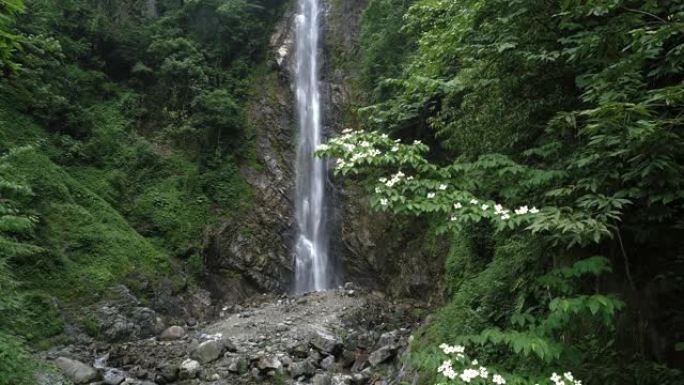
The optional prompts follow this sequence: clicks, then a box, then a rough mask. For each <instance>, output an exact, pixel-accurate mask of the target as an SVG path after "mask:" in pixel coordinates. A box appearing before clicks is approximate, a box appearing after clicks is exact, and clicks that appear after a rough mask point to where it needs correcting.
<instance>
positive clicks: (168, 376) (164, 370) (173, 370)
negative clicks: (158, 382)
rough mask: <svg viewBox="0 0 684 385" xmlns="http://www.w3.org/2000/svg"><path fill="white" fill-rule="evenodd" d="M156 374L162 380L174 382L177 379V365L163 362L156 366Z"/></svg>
mask: <svg viewBox="0 0 684 385" xmlns="http://www.w3.org/2000/svg"><path fill="white" fill-rule="evenodd" d="M157 371H158V376H159V377H161V379H163V380H164V382H174V381H176V380H177V379H178V365H177V364H175V365H174V364H172V363H170V362H163V363H162V364H161V365H159V367H157Z"/></svg>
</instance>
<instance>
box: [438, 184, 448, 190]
mask: <svg viewBox="0 0 684 385" xmlns="http://www.w3.org/2000/svg"><path fill="white" fill-rule="evenodd" d="M439 189H440V190H446V189H447V185H445V184H440V185H439Z"/></svg>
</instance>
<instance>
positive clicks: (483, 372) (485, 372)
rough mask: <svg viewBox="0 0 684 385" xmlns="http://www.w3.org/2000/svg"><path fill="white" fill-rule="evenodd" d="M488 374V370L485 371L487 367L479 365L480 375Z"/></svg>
mask: <svg viewBox="0 0 684 385" xmlns="http://www.w3.org/2000/svg"><path fill="white" fill-rule="evenodd" d="M488 376H489V372H488V371H487V368H485V367H484V366H480V377H482V378H487V377H488Z"/></svg>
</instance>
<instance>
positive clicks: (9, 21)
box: [0, 0, 24, 72]
mask: <svg viewBox="0 0 684 385" xmlns="http://www.w3.org/2000/svg"><path fill="white" fill-rule="evenodd" d="M23 11H24V3H23V1H22V0H2V1H0V71H3V72H5V71H16V70H17V68H18V67H17V64H16V63H14V60H13V58H12V54H13V52H14V51H15V50H17V49H18V48H20V45H19V42H18V40H19V39H18V37H17V35H16V34H14V33H12V30H11V28H12V27H13V24H14V22H15V16H16V14H17V13H20V12H23Z"/></svg>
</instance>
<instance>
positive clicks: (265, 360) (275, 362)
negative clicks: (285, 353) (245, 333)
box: [257, 356, 283, 372]
mask: <svg viewBox="0 0 684 385" xmlns="http://www.w3.org/2000/svg"><path fill="white" fill-rule="evenodd" d="M282 367H283V364H282V363H281V362H280V360H279V359H278V357H275V356H265V357H261V358H259V361H257V368H259V370H261V371H262V372H263V371H269V370H280V369H282Z"/></svg>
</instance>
